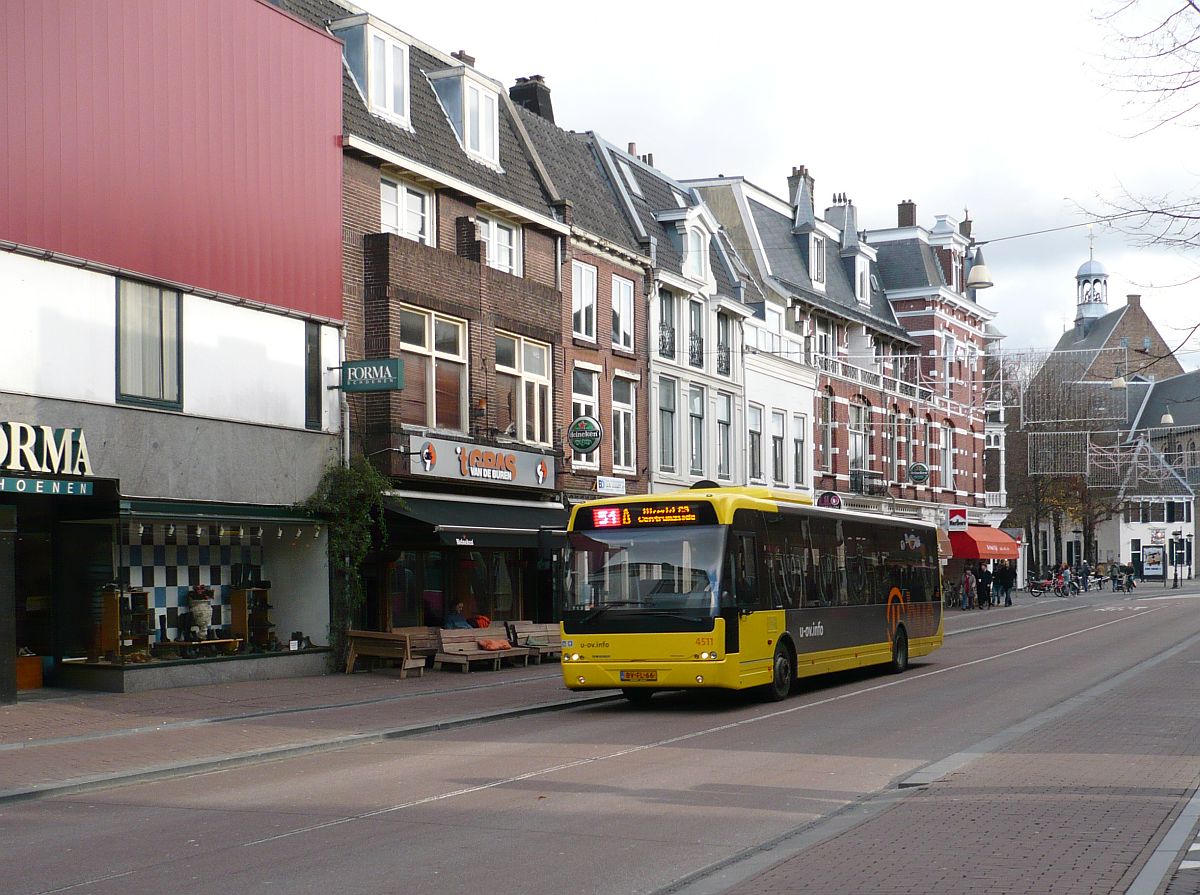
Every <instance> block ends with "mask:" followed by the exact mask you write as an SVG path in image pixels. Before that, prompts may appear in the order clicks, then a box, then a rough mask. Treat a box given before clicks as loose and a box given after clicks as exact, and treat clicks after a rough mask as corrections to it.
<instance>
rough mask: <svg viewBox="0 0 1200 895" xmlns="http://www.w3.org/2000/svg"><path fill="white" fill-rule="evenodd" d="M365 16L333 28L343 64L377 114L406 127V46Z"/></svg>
mask: <svg viewBox="0 0 1200 895" xmlns="http://www.w3.org/2000/svg"><path fill="white" fill-rule="evenodd" d="M380 24H382V23H380V22H378V20H375V19H371V18H370V17H368V16H356V17H355V18H352V19H344V20H342V21H341V22H338V23H335V24H334V25H332V27H331V30H332V32H333V35H334V36H335V37H337V38H339V39H340V40H342V41H343V42H344V43H345V45H346V50H345V53H346V63H347V65H349V67H350V71H351V72H352V73H353V75H354V78H355V80H356V81H357V82H358V85H359V86H360V87H361V88H362V90H363V92H364V93H365V94H366V96H367V103H368V105H369V106H370V108H371V111H372V112H373V113H374V114H376V115H381V116H383V117H385V118H389V119H391V120H392V121H394V122H396V123H397V124H399V125H401V126H403V127H409V126H410V122H409V101H408V87H409V79H408V63H409V47H408V43H407V42H406V41H405V40H404V39H402V38H401V37H400V36H399V35H398V34H397V33H393V32H391V31H389V30H385V29H384V28H381V27H377V25H380Z"/></svg>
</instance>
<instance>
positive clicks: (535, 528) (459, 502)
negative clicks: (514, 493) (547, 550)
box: [384, 494, 567, 547]
mask: <svg viewBox="0 0 1200 895" xmlns="http://www.w3.org/2000/svg"><path fill="white" fill-rule="evenodd" d="M384 508H385V509H386V510H387V512H388V514H389V516H391V517H392V519H391V520H390V521H391V522H392V523H393V524H392V525H391V526H390V527H391V529H392V534H393V535H394V537H395V538H396V539H399V540H401V541H403V540H404V539H405V535H406V533H407V534H416V535H424V536H425V538H424V539H426V540H428V538H429V536H432V539H433V540H434V541H435V542H436V543H439V544H442V545H445V546H448V547H539V546H550V544H551V542H552V541H553V542H555V543H557V541H558V540H561V532H562V531H563V529H565V528H566V526H567V511H566V510H565V509H564V508H563V507H562V505H561V504H557V503H545V502H538V501H518V500H487V499H485V498H476V499H453V498H443V497H424V496H415V495H410V494H404V495H392V496H385V497H384ZM548 533H558V538H557V539H555V537H554V534H548Z"/></svg>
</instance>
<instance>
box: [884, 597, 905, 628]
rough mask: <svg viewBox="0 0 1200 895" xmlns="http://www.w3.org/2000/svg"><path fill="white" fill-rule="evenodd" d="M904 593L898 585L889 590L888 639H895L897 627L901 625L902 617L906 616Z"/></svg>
mask: <svg viewBox="0 0 1200 895" xmlns="http://www.w3.org/2000/svg"><path fill="white" fill-rule="evenodd" d="M905 614H906V612H905V606H904V594H903V592H902V591H901V590H900V588H898V587H893V588H892V589H891V590H890V591H888V598H887V624H888V639H889V640H894V639H895V637H896V628H898V627H899V626H900V619H902V618H903V617H904V616H905Z"/></svg>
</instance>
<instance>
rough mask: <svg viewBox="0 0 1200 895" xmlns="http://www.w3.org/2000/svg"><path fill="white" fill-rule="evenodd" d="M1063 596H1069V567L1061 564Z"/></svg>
mask: <svg viewBox="0 0 1200 895" xmlns="http://www.w3.org/2000/svg"><path fill="white" fill-rule="evenodd" d="M1062 583H1063V596H1064V597H1069V596H1071V567H1070V566H1069V565H1067V564H1066V563H1063V567H1062Z"/></svg>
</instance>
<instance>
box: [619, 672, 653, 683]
mask: <svg viewBox="0 0 1200 895" xmlns="http://www.w3.org/2000/svg"><path fill="white" fill-rule="evenodd" d="M621 680H623V681H657V680H658V672H657V671H622V672H621Z"/></svg>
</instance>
